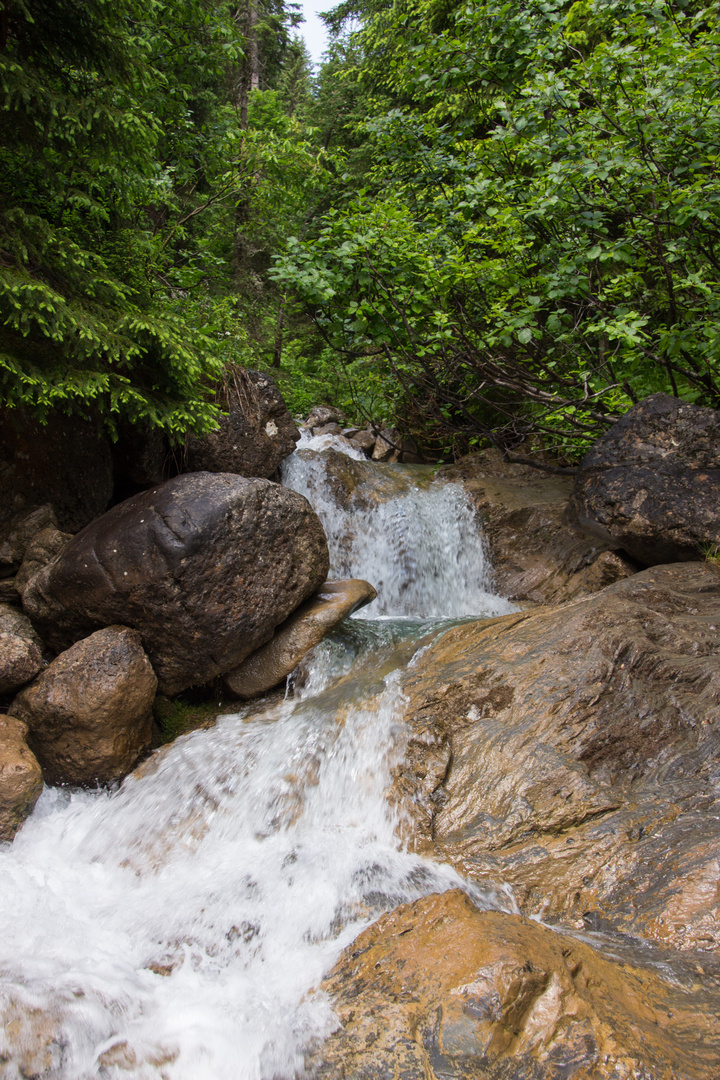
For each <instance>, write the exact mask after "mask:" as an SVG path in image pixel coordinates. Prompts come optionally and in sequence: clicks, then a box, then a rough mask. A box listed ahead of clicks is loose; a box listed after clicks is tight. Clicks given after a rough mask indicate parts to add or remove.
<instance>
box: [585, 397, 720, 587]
mask: <svg viewBox="0 0 720 1080" xmlns="http://www.w3.org/2000/svg"><path fill="white" fill-rule="evenodd" d="M571 510H572V513H573V515H574V517H575V520H576V521H577V523H578V524H579V525H580V527H581V528H583V529H585V530H587V531H588V532H589V533H592V534H593V535H595V536H598V537H600V538H601V539H602V540H605V541H606V542H607V543H610V544H615V545H617V546H619V547H622V548H624V550H625V551H627V552H628V554H629V555H630V556H632V558H634V559H637V560H638V561H639V562H641V563H643V564H645V565H648V566H653V565H656V564H658V563H667V562H676V561H677V562H682V561H684V560H686V559H700V558H702V557H703V554H704V552H705V551H706V550H707V549H708V548H711V547H713V546H717V545H720V412H718V411H717V410H716V409H706V408H701V407H700V406H698V405H690V404H688V403H687V402H684V401H679V400H678V399H677V398H674V397H669V396H668V395H667V394H652V395H651V396H650V397H647V398H645V400H644V401H641V402H640V404H639V405H636V406H635V407H634V408H632V409H630V411H629V412H627V413H626V414H625V415H624V416H623V417H621V419H620V420H618V422H617V423H616V424H615V425H614V426H613V427H612V428H611V429H610V431H608V432H607V433H606V434H605V435H603V436H602V438H600V439H598V441H597V442H596V443H595V445H594V446H593V447H592V449H591V450H590V451H589V452H588V453H587V454H586V456H585V458H584V459H583V462H582V465H581V467H580V470H579V472H578V474H577V477H576V481H575V488H574V490H573V494H572V500H571Z"/></svg>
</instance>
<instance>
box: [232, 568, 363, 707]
mask: <svg viewBox="0 0 720 1080" xmlns="http://www.w3.org/2000/svg"><path fill="white" fill-rule="evenodd" d="M376 596H377V593H376V591H375V589H374V588H373V586H372V585H371V584H370V583H369V582H368V581H362V580H360V579H357V578H351V579H348V580H347V581H326V582H325V584H324V585H323V587H322V588H321V589H320V590H319V591H318V592H317V593H315V595H314V596H311V597H310V599H309V600H306V601H305V603H304V604H301V605H300V607H299V608H297V610H296V611H294V612H293V613H292V615H291V616H290V618H289V619H286V620H285V622H284V623H283V624H282V625H281V626H279V627H278V628H277V630H276V631H275V635H274V637H273V638H272V640H271V641H269V642H268V643H267V645H263V646H262V648H260V649H258V650H257V652H254V653H252V655H251V656H248V658H247V660H244V661H243V663H242V664H240V666H239V667H237V668H235V669H234V670H233V671H230V672H228V674H227V675H226V676H225V677H224V679H223V682H224V685H225V688H226V689H227V690H228V691H229V692H230V693H231V694H233V695H234V696H235V697H238V698H243V699H248V698H252V697H256V696H257V695H258V694H264V693H265V691H266V690H271V689H272V687H273V686H277V684H278V683H279V682H282V680H283V679H284V678H286V677H287V676H288V675H289V674H290V673H291V672H292V671H294V670H295V668H296V667H297V665H298V664H299V663H300V661H301V660H302V658H303V657H304V656H305V654H306V653H307V652H309V650H310V649H312V648H313V647H314V646H315V645H317V644H318V642H320V641H322V639H323V638H324V637H325V635H326V634H329V633H330V631H331V630H332V628H333V627H334V626H337V624H338V623H339V622H341V621H342V620H343V619H345V618H346V617H347V616H348V615H351V614H352V613H353V611H357V610H358V608H361V607H364V605H365V604H370V603H371V602H372V601H373V600H374V599H375V597H376Z"/></svg>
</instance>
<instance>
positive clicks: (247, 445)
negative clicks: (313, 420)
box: [186, 369, 300, 477]
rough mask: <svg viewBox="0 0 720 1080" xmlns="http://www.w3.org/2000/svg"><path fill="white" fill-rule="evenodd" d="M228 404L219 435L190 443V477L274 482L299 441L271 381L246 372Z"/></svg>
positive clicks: (230, 393)
mask: <svg viewBox="0 0 720 1080" xmlns="http://www.w3.org/2000/svg"><path fill="white" fill-rule="evenodd" d="M226 404H227V407H228V415H227V416H226V417H223V419H221V421H220V428H219V430H218V431H215V432H211V434H209V435H204V436H203V437H202V438H197V437H195V436H194V435H190V436H189V437H188V442H187V470H186V471H189V472H200V471H205V472H215V473H236V474H237V475H238V476H259V477H268V476H271V475H272V474H273V473H274V472H275V470H276V469H277V468H278V466H279V465H280V463H281V461H283V459H284V458H286V457H287V456H288V454H292V452H293V450H294V449H295V443H296V442H297V441H298V439H299V438H300V432H299V431H298V429H297V425H296V424H295V421H294V420H293V418H292V417H291V416H290V413H289V412H288V410H287V406H286V404H285V402H284V400H283V397H282V394H281V393H280V391H279V390H278V388H277V386H276V385H275V383H274V382H273V381H272V379H271V378H270V376H269V375H264V374H262V373H261V372H259V371H249V370H245V369H243V370H242V372H238V373H237V381H236V382H235V383H233V384H232V385H231V386H230V387H229V390H228V396H227V403H226Z"/></svg>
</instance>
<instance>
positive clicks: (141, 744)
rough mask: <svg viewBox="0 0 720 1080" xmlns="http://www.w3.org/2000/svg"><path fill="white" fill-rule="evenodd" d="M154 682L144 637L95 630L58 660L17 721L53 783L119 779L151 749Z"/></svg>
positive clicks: (25, 693) (31, 691)
mask: <svg viewBox="0 0 720 1080" xmlns="http://www.w3.org/2000/svg"><path fill="white" fill-rule="evenodd" d="M156 690H157V679H156V677H155V673H154V671H153V669H152V667H151V665H150V661H149V660H148V658H147V656H146V655H145V652H144V651H143V648H142V645H141V642H140V635H139V634H138V633H137V631H135V630H130V629H128V628H127V627H125V626H109V627H107V628H105V629H104V630H98V631H97V632H96V633H94V634H91V635H90V637H88V638H85V639H84V640H83V641H79V642H77V643H76V644H75V645H73V646H72V648H70V649H68V650H67V651H66V652H64V653H61V654H60V656H58V657H57V659H56V660H54V661H53V662H52V664H50V665H49V667H47V668H46V669H45V671H44V672H43V673H42V674H41V675H39V676H38V678H37V679H36V680H35V682H34V683H32V684H31V685H30V686H28V687H26V688H25V689H24V690H22V691H21V692H20V694H18V696H17V697H16V698H15V701H14V702H13V704H12V706H11V713H12V715H13V716H16V717H18V718H19V719H20V720H23V721H24V722H25V723H26V724H27V726H28V729H29V734H28V743H29V745H30V746H31V748H32V750H33V751H34V753H35V754H36V755H37V758H38V760H39V761H40V763H41V765H42V769H43V774H44V776H45V779H46V780H48V781H49V782H50V783H55V784H58V783H61V784H81V785H82V784H95V783H107V782H109V781H111V780H119V779H121V778H122V777H123V776H125V775H126V774H127V773H128V772H129V771H130V770H131V769H132V767H133V766H134V765H135V764H136V763H137V761H138V758H139V757H140V756H141V755H142V754H143V753H145V752H146V751H147V750H148V749H149V747H150V740H151V728H152V703H153V699H154V697H155V692H156Z"/></svg>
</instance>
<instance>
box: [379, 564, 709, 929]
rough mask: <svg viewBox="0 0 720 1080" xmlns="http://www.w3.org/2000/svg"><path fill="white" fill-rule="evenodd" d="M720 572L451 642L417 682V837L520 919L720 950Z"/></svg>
mask: <svg viewBox="0 0 720 1080" xmlns="http://www.w3.org/2000/svg"><path fill="white" fill-rule="evenodd" d="M719 625H720V570H718V569H716V568H714V567H711V566H707V565H703V564H700V563H686V564H673V565H670V566H663V567H656V568H654V569H652V570H646V571H644V572H642V573H640V574H637V575H635V576H633V577H631V578H628V579H627V580H624V581H620V582H617V583H615V584H614V585H610V586H608V587H607V588H606V589H604V590H603V591H602V592H600V593H598V594H597V595H595V596H592V597H589V598H586V599H583V600H578V601H574V602H572V603H569V604H563V605H561V606H558V607H548V608H539V609H535V610H533V611H525V612H519V613H517V614H514V615H507V616H503V617H502V618H500V619H491V620H487V621H485V622H482V623H471V624H467V625H465V626H460V627H457V628H455V629H453V630H450V631H448V632H447V633H446V634H444V635H443V636H442V637H441V638H440V639H439V640H438V642H437V643H436V644H434V645H433V646H432V647H431V648H430V649H428V650H427V651H426V652H425V653H424V654H423V655H422V657H421V658H420V659H419V661H418V662H417V664H416V665H414V667H413V668H412V669H410V670H409V671H408V673H407V676H406V679H405V682H404V691H405V693H406V694H407V696H408V699H409V700H408V707H407V716H408V717H409V719H410V727H411V732H410V738H409V741H408V747H407V751H406V754H405V758H404V761H403V763H402V764H401V765H400V766H399V768H398V770H397V775H396V786H395V796H394V797H395V798H397V799H400V800H401V801H402V802H403V804H404V806H405V807H406V810H407V815H408V819H410V820H412V821H413V822H414V826H413V830H412V833H413V842H414V844H415V846H416V847H418V848H419V849H421V850H428V851H433V852H436V853H437V854H438V855H439V856H440V857H441V858H443V859H447V860H448V861H450V862H452V863H453V865H455V866H456V867H457V868H458V869H459V870H460V871H461V872H462V873H464V874H467V875H469V876H471V877H473V878H475V879H477V880H486V879H494V880H497V879H499V878H502V879H504V880H506V881H508V882H509V883H510V884H511V885H512V886H513V887H514V889H515V892H516V896H517V898H518V901H519V903H520V904H521V906H522V909H523V911H525V912H526V913H528V914H539V913H541V912H542V913H543V916H544V918H547V919H551V920H553V921H559V920H562V921H564V922H566V923H569V924H570V925H572V926H574V927H576V928H581V927H583V926H591V927H593V928H595V929H597V928H600V927H604V928H612V929H616V930H623V931H625V932H628V933H633V934H638V935H643V936H646V937H649V938H652V939H654V940H655V941H659V942H662V943H663V944H670V945H673V946H674V947H678V948H682V949H688V948H698V947H699V948H715V947H717V946H718V945H720V891H719V890H718V886H717V873H716V872H717V869H718V860H719V859H720V797H719V796H718V794H717V791H718V790H720V636H719V635H718V632H717V631H718V626H719Z"/></svg>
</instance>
